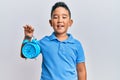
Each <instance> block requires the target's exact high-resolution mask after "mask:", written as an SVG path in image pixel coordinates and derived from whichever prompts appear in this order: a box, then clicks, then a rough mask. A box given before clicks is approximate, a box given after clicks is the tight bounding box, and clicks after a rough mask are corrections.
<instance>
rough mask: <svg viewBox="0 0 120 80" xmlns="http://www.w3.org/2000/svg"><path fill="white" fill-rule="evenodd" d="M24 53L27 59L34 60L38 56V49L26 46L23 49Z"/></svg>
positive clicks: (30, 45)
mask: <svg viewBox="0 0 120 80" xmlns="http://www.w3.org/2000/svg"><path fill="white" fill-rule="evenodd" d="M22 53H23V55H24V56H25V57H27V58H33V57H34V56H35V55H36V49H35V46H34V45H33V44H25V45H24V46H23V48H22Z"/></svg>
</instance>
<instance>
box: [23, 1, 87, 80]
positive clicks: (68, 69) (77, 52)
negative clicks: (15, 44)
mask: <svg viewBox="0 0 120 80" xmlns="http://www.w3.org/2000/svg"><path fill="white" fill-rule="evenodd" d="M49 23H50V25H51V27H52V28H53V30H54V32H53V33H52V34H51V35H50V36H45V37H44V38H42V39H41V40H39V41H38V45H39V46H40V48H41V54H42V57H43V61H42V73H41V79H40V80H87V79H86V67H85V57H84V53H83V49H82V46H81V44H80V42H79V41H78V40H76V39H74V38H73V37H72V35H71V34H68V33H67V30H68V28H69V27H70V26H71V25H72V23H73V21H72V19H71V12H70V10H69V8H68V6H67V5H66V4H65V3H64V2H57V3H55V5H54V6H53V7H52V10H51V19H50V20H49ZM24 32H25V39H24V40H26V39H28V40H31V38H32V36H33V32H34V28H33V27H32V26H30V25H25V26H24ZM22 46H24V44H23V45H22ZM21 56H22V57H23V58H25V57H24V56H23V55H22V53H21Z"/></svg>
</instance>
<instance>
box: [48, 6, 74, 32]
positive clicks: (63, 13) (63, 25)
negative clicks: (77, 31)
mask: <svg viewBox="0 0 120 80" xmlns="http://www.w3.org/2000/svg"><path fill="white" fill-rule="evenodd" d="M72 22H73V21H72V20H71V19H70V16H69V13H68V10H66V9H65V8H63V7H58V8H56V9H55V10H54V11H53V14H52V17H51V20H50V24H51V26H52V27H53V29H54V31H55V33H57V34H64V33H65V34H66V33H67V30H68V27H70V26H71V25H72Z"/></svg>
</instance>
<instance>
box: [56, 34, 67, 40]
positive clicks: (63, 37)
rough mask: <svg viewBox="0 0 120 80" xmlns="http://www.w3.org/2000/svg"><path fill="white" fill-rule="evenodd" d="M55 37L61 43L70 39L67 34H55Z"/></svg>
mask: <svg viewBox="0 0 120 80" xmlns="http://www.w3.org/2000/svg"><path fill="white" fill-rule="evenodd" d="M55 35H56V37H57V38H58V39H59V40H60V41H64V40H66V39H67V38H68V35H67V34H66V33H65V34H55Z"/></svg>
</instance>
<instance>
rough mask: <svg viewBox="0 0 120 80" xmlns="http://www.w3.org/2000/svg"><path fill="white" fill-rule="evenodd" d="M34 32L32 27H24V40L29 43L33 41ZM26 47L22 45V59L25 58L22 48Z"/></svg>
mask: <svg viewBox="0 0 120 80" xmlns="http://www.w3.org/2000/svg"><path fill="white" fill-rule="evenodd" d="M33 32H34V28H33V27H32V26H30V25H25V26H24V34H25V37H24V40H25V39H27V40H29V41H31V39H32V36H33ZM23 46H24V44H22V45H21V52H20V56H21V57H22V58H25V57H24V56H23V54H22V47H23Z"/></svg>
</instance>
